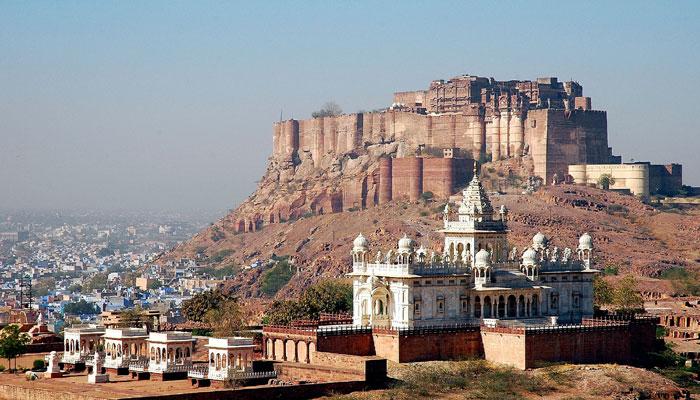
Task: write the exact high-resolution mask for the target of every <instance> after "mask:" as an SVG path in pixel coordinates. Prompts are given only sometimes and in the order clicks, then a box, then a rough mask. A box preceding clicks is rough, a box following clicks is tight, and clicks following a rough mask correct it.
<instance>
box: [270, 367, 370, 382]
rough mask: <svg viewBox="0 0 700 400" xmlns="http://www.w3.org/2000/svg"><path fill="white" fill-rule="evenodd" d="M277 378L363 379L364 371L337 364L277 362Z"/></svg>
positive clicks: (313, 380) (311, 380) (312, 379)
mask: <svg viewBox="0 0 700 400" xmlns="http://www.w3.org/2000/svg"><path fill="white" fill-rule="evenodd" d="M277 371H278V378H279V379H282V380H285V381H290V382H297V381H307V382H338V381H356V380H364V378H365V375H364V371H357V370H354V369H348V368H343V367H342V366H340V365H337V364H325V365H322V364H299V363H291V362H286V363H281V364H277Z"/></svg>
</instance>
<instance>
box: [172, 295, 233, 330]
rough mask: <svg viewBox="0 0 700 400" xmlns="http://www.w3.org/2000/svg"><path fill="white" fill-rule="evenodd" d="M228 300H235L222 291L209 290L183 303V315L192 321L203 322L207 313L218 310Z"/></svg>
mask: <svg viewBox="0 0 700 400" xmlns="http://www.w3.org/2000/svg"><path fill="white" fill-rule="evenodd" d="M227 300H234V297H232V296H231V295H229V294H225V293H224V292H223V291H222V290H221V289H214V290H207V291H205V292H202V293H198V294H196V295H194V296H192V298H191V299H189V300H185V301H183V302H182V314H183V315H184V316H185V318H187V319H188V320H190V321H195V322H202V321H203V320H204V316H205V314H206V313H207V311H209V310H211V309H215V308H218V307H219V305H220V304H221V303H223V302H225V301H227Z"/></svg>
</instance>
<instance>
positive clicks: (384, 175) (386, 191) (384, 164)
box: [379, 157, 393, 204]
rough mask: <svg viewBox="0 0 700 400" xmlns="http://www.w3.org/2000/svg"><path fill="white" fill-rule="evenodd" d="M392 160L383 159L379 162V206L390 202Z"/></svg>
mask: <svg viewBox="0 0 700 400" xmlns="http://www.w3.org/2000/svg"><path fill="white" fill-rule="evenodd" d="M392 160H393V159H392V158H389V157H384V158H382V159H380V160H379V204H386V203H387V202H389V201H391V199H392V197H391V187H392V180H391V177H392V170H391V166H392Z"/></svg>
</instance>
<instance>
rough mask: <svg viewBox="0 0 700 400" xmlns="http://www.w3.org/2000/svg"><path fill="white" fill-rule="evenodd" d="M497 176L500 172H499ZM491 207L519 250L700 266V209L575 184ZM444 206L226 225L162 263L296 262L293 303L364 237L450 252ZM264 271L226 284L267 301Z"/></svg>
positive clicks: (637, 264) (646, 270)
mask: <svg viewBox="0 0 700 400" xmlns="http://www.w3.org/2000/svg"><path fill="white" fill-rule="evenodd" d="M487 168H488V167H487ZM485 169H486V168H485ZM485 172H486V171H485ZM486 173H487V174H488V172H486ZM497 173H498V170H495V172H493V173H492V174H493V175H497ZM491 200H492V202H493V204H494V205H495V206H499V205H501V204H505V205H506V207H508V209H509V217H508V218H509V221H508V227H509V229H510V230H511V233H510V234H509V242H510V243H511V244H513V245H514V246H516V247H517V248H518V249H519V250H522V249H524V248H525V247H526V246H528V245H529V244H531V242H532V236H533V235H534V234H535V233H537V232H538V231H541V232H542V233H544V234H545V235H547V236H548V237H550V238H552V239H553V245H555V246H558V247H560V248H564V247H566V246H571V245H572V243H577V242H576V241H577V240H578V237H579V236H580V235H581V234H582V233H583V232H589V233H590V234H591V235H592V236H593V240H594V245H595V247H596V250H595V262H596V267H597V268H604V267H605V266H607V265H614V266H617V267H618V268H619V269H620V271H621V272H623V273H624V272H627V271H631V272H634V273H636V274H638V275H643V276H647V277H654V276H657V275H658V273H659V272H660V271H663V270H665V269H667V268H671V267H683V268H697V267H700V252H698V250H697V246H696V245H697V243H699V242H700V211H698V210H692V209H690V210H685V211H674V212H661V211H658V210H656V209H654V208H652V207H649V206H647V205H645V204H643V203H641V202H640V201H639V200H638V199H636V198H634V197H632V196H625V195H621V194H618V193H614V192H607V191H602V190H599V189H594V188H587V187H581V186H573V185H559V186H548V187H545V188H542V189H541V190H539V191H537V192H535V193H534V194H532V195H522V194H516V193H513V194H507V195H500V196H496V195H493V196H492V199H491ZM443 205H444V203H443V202H441V201H425V202H424V201H423V200H420V201H417V202H409V201H392V202H390V203H388V204H386V205H380V206H377V207H373V208H368V209H365V210H359V211H354V212H343V213H335V214H325V215H318V216H307V217H303V218H300V219H298V220H294V221H291V222H288V223H280V224H271V225H267V226H265V227H264V228H263V229H260V230H259V231H257V232H250V233H235V232H233V231H232V230H230V229H229V228H225V227H226V226H228V225H227V224H226V222H225V221H226V220H227V218H228V217H227V218H224V219H223V220H221V221H218V222H217V223H216V224H214V226H212V227H210V228H208V229H206V230H204V231H202V232H200V233H199V234H198V235H196V236H195V237H194V238H192V240H190V241H189V242H187V243H185V244H183V245H182V246H180V247H178V248H176V249H174V250H173V251H172V252H170V253H169V254H167V255H166V256H165V257H164V258H163V260H161V261H163V262H165V261H167V260H177V259H178V258H180V257H195V254H196V253H197V252H201V251H203V252H204V253H205V254H207V255H209V256H214V255H216V254H219V253H220V252H221V251H222V250H233V253H232V254H230V255H229V256H227V257H226V258H225V259H223V260H222V261H221V262H220V264H221V265H226V264H229V263H235V264H237V265H247V264H250V263H251V262H253V261H254V260H257V259H261V260H266V259H268V258H269V257H270V256H271V255H272V254H277V255H291V256H293V257H294V260H295V265H296V267H297V272H296V273H295V274H294V276H293V277H292V279H291V281H290V283H289V284H288V285H287V286H285V287H284V288H283V289H282V290H281V291H280V292H279V293H278V294H277V297H280V298H287V297H289V296H295V295H298V294H299V293H301V291H302V290H303V289H304V288H306V287H308V286H309V285H311V284H313V283H315V282H317V281H318V280H321V279H326V278H331V277H342V276H343V275H344V274H345V273H347V272H349V270H350V268H351V257H350V250H351V248H352V241H353V239H354V238H355V237H356V236H357V234H358V233H360V232H361V233H363V234H364V235H365V236H366V237H367V239H368V240H369V242H370V250H371V251H372V252H373V253H376V251H377V250H381V251H382V253H386V252H387V251H388V250H389V249H392V248H396V242H397V240H398V239H399V238H400V237H401V235H402V234H403V233H406V234H408V235H409V236H411V237H412V238H414V239H415V240H416V241H417V242H418V243H419V244H422V245H425V247H427V248H431V249H434V250H436V251H441V246H442V239H443V238H442V235H441V234H439V233H436V232H435V231H436V230H437V229H440V228H441V225H442V216H441V209H442V207H443ZM214 239H216V240H214ZM262 273H263V271H262V270H261V269H251V270H248V271H243V272H241V273H239V274H238V275H237V276H236V277H235V278H234V279H232V280H230V281H228V282H227V286H228V287H229V288H230V289H232V290H233V291H234V292H235V293H237V294H238V295H240V296H242V297H244V298H264V297H265V296H264V295H262V293H261V291H260V279H259V278H260V276H261V274H262ZM640 283H641V284H642V289H643V290H644V292H645V293H646V294H647V295H649V296H650V297H651V296H658V295H660V294H669V293H673V290H674V289H673V287H672V286H671V285H669V284H668V282H667V281H658V280H654V279H644V280H642V281H641V282H640Z"/></svg>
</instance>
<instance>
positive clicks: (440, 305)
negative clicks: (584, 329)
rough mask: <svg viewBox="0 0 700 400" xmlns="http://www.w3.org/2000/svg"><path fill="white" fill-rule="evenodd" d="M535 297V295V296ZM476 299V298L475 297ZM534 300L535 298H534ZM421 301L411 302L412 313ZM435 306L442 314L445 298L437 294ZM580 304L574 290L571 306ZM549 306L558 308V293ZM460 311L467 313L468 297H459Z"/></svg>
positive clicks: (550, 298)
mask: <svg viewBox="0 0 700 400" xmlns="http://www.w3.org/2000/svg"><path fill="white" fill-rule="evenodd" d="M535 298H536V297H535ZM477 301H478V299H477ZM535 301H536V300H535ZM421 303H422V301H420V300H416V301H415V302H414V303H413V314H414V315H415V316H416V317H419V316H420V314H421ZM435 306H436V307H435V308H436V310H437V315H438V316H442V315H444V313H445V298H444V297H443V296H438V297H437V299H436V300H435ZM580 306H581V294H580V293H578V292H574V293H572V295H571V307H572V308H580ZM549 308H551V309H553V310H556V309H558V308H559V294H558V293H552V294H550V297H549ZM460 312H461V313H463V314H465V313H469V299H468V298H466V297H461V299H460Z"/></svg>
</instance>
